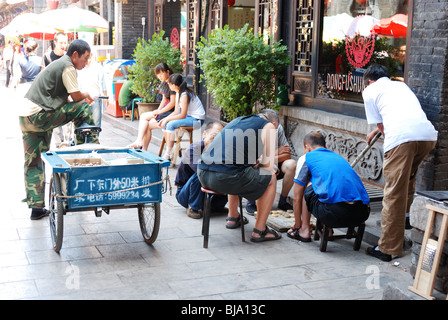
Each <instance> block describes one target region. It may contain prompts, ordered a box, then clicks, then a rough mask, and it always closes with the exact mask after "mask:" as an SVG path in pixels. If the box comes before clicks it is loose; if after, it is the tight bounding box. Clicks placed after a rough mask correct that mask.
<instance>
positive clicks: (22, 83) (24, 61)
mask: <svg viewBox="0 0 448 320" xmlns="http://www.w3.org/2000/svg"><path fill="white" fill-rule="evenodd" d="M37 48H38V44H37V42H36V41H35V40H33V39H30V40H28V41H27V42H26V44H25V54H24V55H23V56H22V57H21V58H20V60H19V67H20V68H18V69H17V71H19V75H17V78H19V79H20V80H19V89H20V91H21V92H23V94H25V93H26V92H27V91H28V89H29V88H30V86H31V83H32V82H33V81H34V79H36V77H37V75H38V74H39V73H40V71H41V70H42V65H41V63H42V58H41V57H39V56H38V55H37Z"/></svg>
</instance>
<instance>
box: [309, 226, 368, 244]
mask: <svg viewBox="0 0 448 320" xmlns="http://www.w3.org/2000/svg"><path fill="white" fill-rule="evenodd" d="M365 228H366V224H365V223H361V224H360V225H359V226H358V230H357V231H355V227H348V228H347V233H346V234H343V235H337V236H335V235H333V236H331V237H330V236H329V234H330V229H331V227H328V226H326V225H324V224H323V223H321V222H320V220H319V219H317V221H316V230H315V231H314V240H319V238H320V237H321V240H320V251H321V252H325V251H326V250H327V242H328V240H330V239H353V238H354V239H355V243H354V245H353V250H355V251H358V250H359V248H361V242H362V237H363V236H364V229H365Z"/></svg>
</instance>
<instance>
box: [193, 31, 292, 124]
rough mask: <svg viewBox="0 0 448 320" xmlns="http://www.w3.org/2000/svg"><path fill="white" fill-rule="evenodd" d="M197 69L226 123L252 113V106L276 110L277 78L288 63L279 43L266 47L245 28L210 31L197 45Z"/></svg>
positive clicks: (285, 51)
mask: <svg viewBox="0 0 448 320" xmlns="http://www.w3.org/2000/svg"><path fill="white" fill-rule="evenodd" d="M196 49H197V50H198V53H197V55H198V59H199V66H200V68H201V70H202V71H203V74H202V75H201V81H205V85H206V87H207V89H208V91H209V92H210V93H211V94H212V95H213V98H214V103H215V104H216V105H217V106H218V107H219V108H220V109H221V110H224V117H225V120H228V121H230V120H232V119H234V118H236V117H238V116H241V115H248V114H251V113H253V112H254V111H256V110H255V108H254V106H255V105H261V106H264V107H270V108H272V107H276V106H277V104H276V101H277V92H276V90H275V88H276V84H277V78H276V77H278V76H279V75H281V73H282V71H283V69H284V68H285V67H286V66H287V65H288V64H289V63H290V62H291V58H290V57H289V56H288V54H287V47H286V46H283V45H281V43H280V42H276V43H273V44H272V45H267V44H265V42H264V40H263V35H254V33H253V31H252V29H249V30H248V25H247V24H246V25H245V26H244V27H243V28H241V29H239V30H232V29H229V26H225V27H224V28H223V29H216V30H213V32H212V33H211V34H209V36H208V39H205V38H204V37H201V41H200V42H198V43H197V45H196Z"/></svg>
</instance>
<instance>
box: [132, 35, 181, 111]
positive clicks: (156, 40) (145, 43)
mask: <svg viewBox="0 0 448 320" xmlns="http://www.w3.org/2000/svg"><path fill="white" fill-rule="evenodd" d="M164 34H165V31H163V30H162V31H160V33H158V34H157V33H155V34H154V35H153V36H152V38H151V39H149V40H145V39H141V38H139V39H138V42H137V46H136V47H135V49H134V54H133V58H134V60H135V64H134V65H133V66H131V67H130V72H131V74H130V79H131V80H132V82H133V86H132V91H133V92H134V93H135V94H137V95H139V96H140V97H141V98H142V102H141V103H139V113H140V114H142V113H143V112H146V111H151V110H155V109H156V108H157V107H158V106H159V104H160V101H157V95H158V90H157V88H158V87H159V85H160V81H159V79H157V77H156V75H155V73H154V68H155V66H157V65H158V64H159V63H161V62H165V63H166V64H167V65H168V66H169V67H171V69H173V71H174V72H175V73H179V72H182V65H181V60H180V50H179V49H178V48H174V47H173V45H172V44H171V43H170V42H169V39H164V38H163V36H164ZM148 104H149V105H148ZM151 105H152V106H151Z"/></svg>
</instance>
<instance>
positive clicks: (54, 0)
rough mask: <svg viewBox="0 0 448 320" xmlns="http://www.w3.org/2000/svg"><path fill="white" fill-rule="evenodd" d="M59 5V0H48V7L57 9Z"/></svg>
mask: <svg viewBox="0 0 448 320" xmlns="http://www.w3.org/2000/svg"><path fill="white" fill-rule="evenodd" d="M58 5H59V0H47V6H48V9H51V10H53V9H57V8H58Z"/></svg>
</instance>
